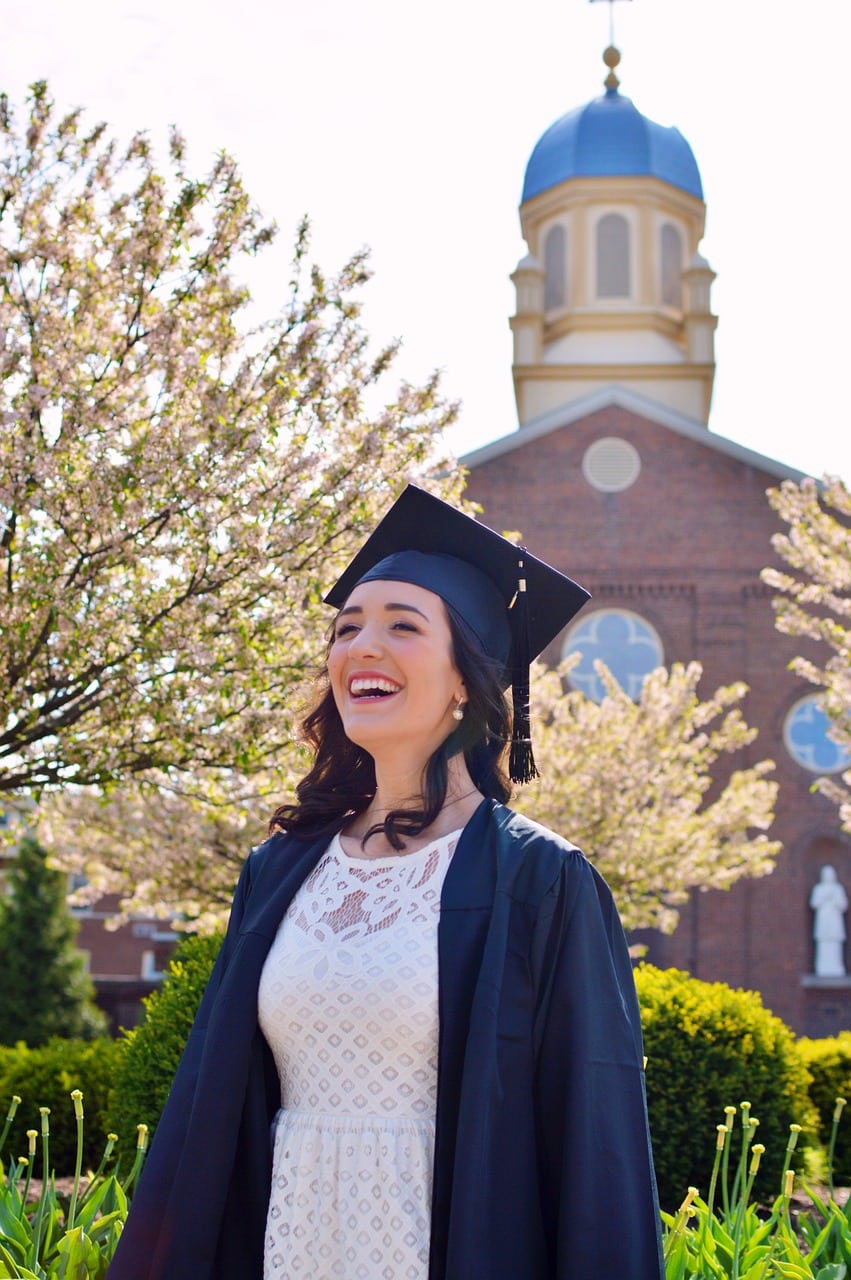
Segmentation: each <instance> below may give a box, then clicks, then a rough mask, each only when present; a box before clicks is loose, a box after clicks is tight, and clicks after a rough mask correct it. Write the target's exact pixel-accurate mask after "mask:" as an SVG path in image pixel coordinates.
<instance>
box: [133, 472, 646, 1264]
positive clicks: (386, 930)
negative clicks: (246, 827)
mask: <svg viewBox="0 0 851 1280" xmlns="http://www.w3.org/2000/svg"><path fill="white" fill-rule="evenodd" d="M586 598H587V593H585V592H584V591H583V590H582V588H580V587H578V586H577V585H576V584H575V583H572V582H570V580H569V579H567V578H565V577H564V576H563V575H561V574H559V573H557V572H556V571H555V570H553V569H550V568H549V567H548V566H546V565H544V564H542V563H541V562H540V561H536V560H535V559H534V558H533V557H531V556H527V555H525V553H522V552H518V549H517V548H516V547H514V546H513V545H512V544H511V543H509V542H507V541H506V540H505V539H502V538H500V537H499V536H498V535H497V534H494V533H493V532H492V531H490V530H489V529H487V528H486V527H485V526H483V525H481V524H479V523H477V522H475V521H471V520H470V519H469V518H468V517H467V516H464V515H462V514H461V513H459V512H456V511H454V510H453V509H452V508H450V507H448V506H446V504H444V503H442V502H439V501H438V500H437V499H435V498H433V497H431V496H430V495H428V494H425V493H423V492H422V491H421V490H418V489H415V488H413V487H411V486H409V488H408V489H407V490H406V491H405V493H404V494H403V495H402V497H401V498H400V499H399V501H398V502H397V503H396V504H395V505H394V507H393V508H391V510H390V512H389V513H388V514H387V515H386V516H385V518H384V520H383V521H382V522H381V524H380V525H379V526H378V528H377V529H376V531H375V533H374V534H373V535H372V537H371V538H370V539H369V540H368V541H367V543H366V544H365V546H364V547H363V548H362V550H361V552H360V553H359V554H358V556H357V557H356V558H355V560H354V561H353V562H352V564H351V565H350V566H349V568H348V569H347V571H346V573H345V574H344V575H343V577H342V578H341V579H340V581H339V582H338V583H337V584H336V586H335V588H334V589H333V590H332V592H331V593H330V594H329V597H328V601H329V603H331V604H333V605H334V606H335V607H337V608H338V610H339V612H338V614H337V617H336V619H335V623H334V632H333V637H332V640H331V644H330V648H329V654H328V661H327V685H328V688H327V690H326V692H325V693H324V695H323V697H322V699H321V700H320V702H319V703H318V705H317V707H316V708H315V709H314V711H313V712H312V713H311V715H310V716H308V718H307V721H306V733H307V737H308V740H309V742H310V743H311V744H312V746H313V747H314V751H315V759H314V764H313V768H312V769H311V771H310V773H309V774H308V775H307V777H306V778H305V779H304V780H303V781H302V783H301V784H300V786H299V787H298V791H297V802H296V803H295V804H293V805H285V806H283V807H282V808H281V809H279V810H278V812H277V814H276V815H275V818H274V820H273V831H274V834H273V835H272V836H271V838H270V839H269V840H268V841H267V842H266V843H265V844H264V845H262V846H261V847H260V848H259V849H257V850H255V851H254V852H253V853H252V855H251V857H250V858H249V859H248V860H247V862H246V864H245V867H244V869H243V873H242V875H241V877H240V882H239V885H238V887H237V891H236V896H235V899H234V905H233V910H232V914H231V920H230V925H229V928H228V933H227V936H226V939H225V942H224V945H223V947H222V952H221V954H220V956H219V959H218V961H217V963H216V967H215V969H214V972H213V975H212V977H211V980H210V984H209V987H208V989H207V992H206V994H205V996H204V1000H203V1002H202V1005H201V1008H200V1010H199V1013H198V1017H197V1019H196V1022H195V1025H194V1027H193V1030H192V1033H191V1035H190V1038H189V1042H188V1044H187V1048H186V1052H185V1054H184V1058H183V1060H182V1062H181V1066H180V1069H179V1070H178V1073H177V1076H176V1077H175V1082H174V1085H173V1087H172V1090H171V1093H170V1095H169V1100H168V1103H167V1105H166V1108H165V1111H164V1113H163V1117H162V1120H161V1122H160V1125H159V1128H158V1130H157V1134H156V1137H155V1140H154V1143H153V1146H152V1150H151V1154H150V1156H149V1159H148V1164H147V1167H146V1170H145V1174H144V1177H143V1179H142V1182H141V1184H140V1186H139V1189H138V1191H137V1193H136V1196H135V1198H134V1203H133V1209H132V1212H131V1214H130V1217H129V1220H128V1223H127V1226H126V1228H125V1232H124V1235H123V1237H122V1240H121V1243H120V1245H119V1248H118V1251H117V1253H116V1256H115V1260H114V1262H113V1265H112V1267H111V1269H110V1272H109V1275H110V1278H111V1280H184V1278H189V1277H191V1280H206V1278H207V1277H210V1278H214V1277H215V1280H224V1278H225V1277H228V1280H236V1278H239V1280H242V1278H243V1277H244V1278H245V1280H259V1277H260V1276H261V1275H264V1276H265V1277H266V1278H267V1280H297V1277H300V1276H305V1277H311V1278H312V1280H332V1278H334V1280H336V1278H337V1277H342V1280H356V1278H358V1280H360V1278H361V1277H369V1278H370V1280H371V1277H375V1278H376V1280H383V1278H384V1277H387V1278H388V1280H409V1278H410V1280H609V1278H611V1280H660V1278H661V1277H662V1276H663V1265H662V1261H661V1253H660V1247H659V1219H658V1206H657V1201H656V1192H655V1183H654V1177H653V1168H652V1160H651V1154H650V1143H649V1136H648V1131H647V1120H646V1110H645V1104H644V1092H643V1073H642V1055H641V1031H640V1023H639V1018H638V1008H637V1003H636V999H635V991H634V986H633V981H632V973H631V968H630V963H629V956H628V953H627V950H626V946H625V943H624V938H623V933H622V930H621V927H620V923H619V920H618V917H617V913H616V911H615V909H614V906H613V904H612V901H611V897H610V895H609V892H608V890H607V888H606V886H605V885H604V883H603V882H602V880H601V879H600V877H599V876H598V875H597V874H596V872H595V871H594V870H593V868H592V867H591V866H590V864H589V863H587V862H586V861H585V860H584V858H583V857H582V855H581V854H580V853H579V852H578V851H577V850H576V849H575V848H573V846H571V845H569V844H568V843H567V842H566V841H564V840H562V839H561V838H560V837H558V836H556V835H554V834H553V833H551V832H549V831H546V830H545V829H544V828H541V827H538V826H537V825H535V824H534V823H532V822H530V821H528V820H527V819H524V818H521V817H519V816H518V815H516V814H514V813H512V812H511V811H510V810H509V809H507V808H505V807H504V803H503V802H504V801H505V800H506V799H507V798H508V793H509V788H508V782H507V779H506V777H505V775H504V773H503V772H502V766H501V759H502V756H503V754H504V747H505V745H506V737H507V726H508V711H507V707H506V704H505V700H504V697H503V695H502V688H504V687H505V686H506V685H507V684H509V683H511V684H512V685H513V690H514V725H513V740H512V751H511V774H512V777H513V778H514V779H515V780H520V779H528V777H529V776H530V775H532V774H533V773H534V761H533V759H532V756H531V749H530V745H529V741H528V739H529V733H528V721H527V714H528V661H529V654H530V653H531V654H537V653H539V652H540V651H541V650H542V649H543V648H544V647H545V646H546V645H547V644H548V643H549V641H550V640H551V639H553V638H554V637H555V635H556V634H557V633H558V632H559V631H560V630H561V628H562V627H563V626H564V624H565V623H566V622H567V621H568V620H569V618H570V617H571V616H572V615H573V614H574V613H575V612H576V610H577V609H578V608H579V607H581V604H582V603H583V602H584V600H585V599H586ZM270 1188H271V1194H270Z"/></svg>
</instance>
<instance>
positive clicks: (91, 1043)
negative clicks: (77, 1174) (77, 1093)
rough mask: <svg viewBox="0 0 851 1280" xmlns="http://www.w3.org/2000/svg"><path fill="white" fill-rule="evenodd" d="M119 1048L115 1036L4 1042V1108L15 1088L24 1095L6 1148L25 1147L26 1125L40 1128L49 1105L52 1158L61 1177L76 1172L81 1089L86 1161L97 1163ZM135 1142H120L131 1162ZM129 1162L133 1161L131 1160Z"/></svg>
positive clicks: (0, 1089)
mask: <svg viewBox="0 0 851 1280" xmlns="http://www.w3.org/2000/svg"><path fill="white" fill-rule="evenodd" d="M117 1056H118V1048H117V1045H116V1043H115V1041H114V1040H107V1039H103V1040H60V1039H59V1038H56V1039H53V1040H49V1041H48V1043H47V1044H45V1045H40V1046H39V1047H38V1048H36V1049H30V1048H28V1047H27V1046H26V1045H25V1044H23V1043H21V1044H17V1045H13V1046H6V1047H3V1048H0V1110H2V1114H3V1115H4V1116H5V1114H6V1111H7V1110H8V1104H9V1100H10V1098H11V1097H12V1095H13V1094H18V1095H19V1096H20V1098H21V1105H20V1107H19V1108H18V1111H17V1114H16V1116H15V1119H14V1122H13V1124H12V1127H11V1129H10V1131H9V1138H8V1141H7V1144H6V1150H7V1153H8V1154H9V1155H11V1156H13V1157H17V1156H23V1155H26V1153H27V1137H26V1131H27V1129H36V1130H38V1132H39V1134H40V1133H41V1116H40V1115H39V1107H49V1108H50V1163H51V1165H52V1167H53V1169H54V1170H55V1171H56V1175H57V1177H63V1176H66V1175H68V1174H71V1173H73V1172H74V1162H75V1160H76V1155H77V1126H76V1122H75V1119H74V1107H73V1105H72V1103H71V1099H70V1094H71V1090H72V1089H81V1090H82V1092H83V1109H84V1112H85V1129H84V1132H85V1142H84V1146H83V1161H84V1166H85V1167H89V1168H95V1167H96V1166H97V1164H98V1162H99V1161H100V1158H101V1155H102V1153H103V1148H104V1143H105V1142H106V1134H107V1131H108V1129H109V1123H108V1107H109V1098H110V1093H111V1088H112V1077H113V1072H114V1070H115V1067H116V1060H117ZM134 1146H135V1134H134V1135H133V1141H132V1143H130V1142H128V1144H127V1145H126V1146H124V1145H123V1146H122V1150H124V1151H126V1152H127V1153H128V1155H127V1157H125V1158H126V1159H129V1161H131V1162H132V1159H133V1148H134ZM127 1167H128V1168H129V1164H127Z"/></svg>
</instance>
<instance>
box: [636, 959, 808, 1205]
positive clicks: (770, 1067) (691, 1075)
mask: <svg viewBox="0 0 851 1280" xmlns="http://www.w3.org/2000/svg"><path fill="white" fill-rule="evenodd" d="M635 976H636V985H637V987H638V998H639V1001H640V1003H641V1018H642V1025H643V1029H644V1046H645V1053H646V1054H647V1058H648V1063H647V1103H648V1109H649V1113H650V1128H651V1132H652V1135H653V1150H654V1155H655V1161H656V1174H657V1177H658V1180H659V1195H660V1199H661V1201H662V1204H663V1206H664V1207H665V1208H671V1207H674V1206H676V1205H678V1204H679V1203H680V1201H681V1200H682V1198H683V1195H684V1194H685V1190H686V1188H687V1187H688V1186H690V1185H693V1186H697V1187H698V1188H699V1189H700V1191H701V1193H702V1194H703V1195H704V1196H705V1195H706V1192H707V1187H708V1184H709V1177H710V1173H711V1170H712V1161H713V1157H714V1149H713V1142H712V1139H713V1138H714V1136H715V1126H716V1125H718V1124H721V1123H723V1121H724V1119H725V1117H724V1108H725V1106H727V1105H734V1106H736V1107H738V1105H739V1103H741V1102H742V1101H744V1100H745V1099H747V1100H748V1101H749V1102H750V1103H751V1115H752V1116H753V1117H755V1118H756V1119H758V1120H759V1130H758V1133H757V1135H756V1140H757V1141H759V1142H761V1143H764V1145H765V1154H764V1156H763V1158H762V1164H761V1167H760V1171H759V1174H758V1178H757V1182H756V1186H755V1195H757V1196H759V1197H760V1198H762V1199H764V1200H773V1199H774V1197H775V1196H776V1195H777V1193H778V1191H779V1190H780V1187H779V1179H780V1174H781V1170H782V1168H783V1159H784V1155H785V1151H786V1143H787V1140H788V1137H789V1125H790V1123H792V1122H795V1123H797V1124H801V1125H803V1126H804V1134H802V1135H801V1137H802V1139H803V1141H801V1142H800V1143H799V1150H802V1149H803V1148H804V1147H805V1146H806V1141H807V1138H808V1137H809V1138H810V1139H812V1138H814V1136H815V1133H816V1125H817V1119H816V1116H815V1113H814V1110H813V1107H812V1104H811V1102H810V1100H809V1096H808V1093H807V1087H808V1084H809V1080H810V1077H809V1073H808V1071H807V1069H806V1066H805V1065H804V1060H803V1057H802V1055H801V1052H800V1050H799V1049H798V1047H797V1043H796V1041H795V1038H794V1036H793V1035H792V1032H791V1031H790V1030H789V1028H788V1027H787V1026H786V1024H785V1023H784V1022H781V1020H780V1019H779V1018H777V1017H775V1015H774V1014H773V1013H770V1012H769V1010H767V1009H766V1008H765V1007H764V1005H763V1003H762V1000H761V999H760V997H759V995H758V994H757V993H756V992H753V991H737V990H733V988H731V987H728V986H727V985H726V984H725V983H723V982H711V983H710V982H701V981H700V980H699V979H697V978H692V977H691V976H690V975H689V974H687V973H683V972H681V971H680V970H678V969H656V968H654V967H653V966H652V965H640V966H639V968H638V969H637V970H636V975H635ZM740 1123H741V1121H740V1119H739V1117H738V1116H737V1118H736V1132H735V1134H734V1146H733V1150H734V1151H738V1150H739V1138H740ZM799 1167H800V1161H799Z"/></svg>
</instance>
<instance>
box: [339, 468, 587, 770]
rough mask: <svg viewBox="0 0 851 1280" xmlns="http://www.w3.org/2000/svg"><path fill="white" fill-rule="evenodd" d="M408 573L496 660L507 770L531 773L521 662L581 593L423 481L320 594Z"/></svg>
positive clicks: (342, 597)
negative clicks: (506, 725) (508, 724)
mask: <svg viewBox="0 0 851 1280" xmlns="http://www.w3.org/2000/svg"><path fill="white" fill-rule="evenodd" d="M379 578H380V579H383V580H390V581H396V582H412V583H414V584H415V585H416V586H420V587H425V588H426V589H427V590H428V591H433V592H434V593H435V595H438V596H440V598H441V599H442V600H444V601H445V602H446V603H447V604H449V605H451V606H452V607H453V609H455V610H456V612H457V613H458V614H460V616H461V617H462V618H463V619H464V621H465V622H466V623H467V625H468V626H469V627H470V629H471V630H472V631H473V633H474V634H475V635H476V636H477V638H478V640H479V642H480V644H481V645H482V648H483V649H484V651H485V653H487V654H488V656H489V657H491V658H493V659H494V661H496V662H498V663H500V664H501V665H502V668H503V672H504V683H505V684H506V685H507V684H511V685H512V690H513V707H514V728H513V733H512V741H511V758H510V763H509V769H510V773H511V777H512V780H513V781H514V782H528V781H529V780H530V779H531V778H533V777H536V776H537V770H536V768H535V761H534V757H533V755H532V747H531V741H530V730H529V664H530V663H531V661H532V659H533V658H536V657H537V656H538V654H539V653H541V652H542V651H543V650H544V649H545V648H546V647H547V645H548V644H549V643H550V641H551V640H553V639H555V637H556V636H557V635H558V633H559V631H561V629H562V627H563V626H565V625H566V623H568V622H569V621H570V619H571V618H572V617H573V616H574V614H576V613H577V612H578V611H579V610H580V609H581V608H582V606H583V604H585V602H586V600H588V599H589V593H588V592H587V591H586V590H585V589H584V588H583V587H580V586H579V584H578V583H576V582H573V581H571V579H570V578H568V577H566V576H565V575H564V574H563V573H560V572H559V571H558V569H553V568H552V567H551V566H550V565H548V564H545V563H544V561H543V560H538V559H536V557H535V556H532V555H530V554H529V552H528V551H527V550H526V549H525V547H518V546H515V544H514V543H513V542H509V541H508V539H507V538H503V537H502V535H501V534H498V533H495V532H494V530H493V529H489V528H488V527H487V525H484V524H482V523H481V522H480V521H478V520H474V519H473V518H472V517H471V516H468V515H466V514H465V513H464V512H463V511H458V510H456V508H455V507H451V506H449V504H448V503H446V502H443V501H442V500H441V499H440V498H435V497H434V496H433V495H432V494H430V493H426V491H425V490H424V489H419V488H417V486H416V485H411V484H409V485H408V487H407V488H406V489H405V491H404V492H403V493H402V495H401V497H399V498H398V499H397V500H396V502H394V504H393V506H392V507H391V508H390V510H389V511H388V512H387V513H386V515H385V516H384V517H383V519H382V520H381V521H380V523H379V524H378V525H377V527H376V529H375V530H374V532H373V533H372V534H371V535H370V536H369V537H368V538H367V540H366V542H365V543H364V544H363V546H362V547H361V549H360V551H359V552H358V553H357V555H356V556H355V557H354V559H353V560H352V562H351V563H350V564H349V566H348V568H347V569H346V570H345V571H344V573H343V575H342V576H341V577H340V578H339V579H338V581H337V582H336V583H335V584H334V586H333V587H332V588H331V590H330V591H329V592H328V594H327V595H326V597H325V603H326V604H330V605H333V606H334V607H335V608H338V609H339V608H341V607H342V606H343V605H344V604H345V602H346V600H347V599H348V597H349V595H350V594H351V592H352V591H353V589H354V588H355V587H356V586H357V585H358V583H360V582H369V581H371V580H373V579H379Z"/></svg>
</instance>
